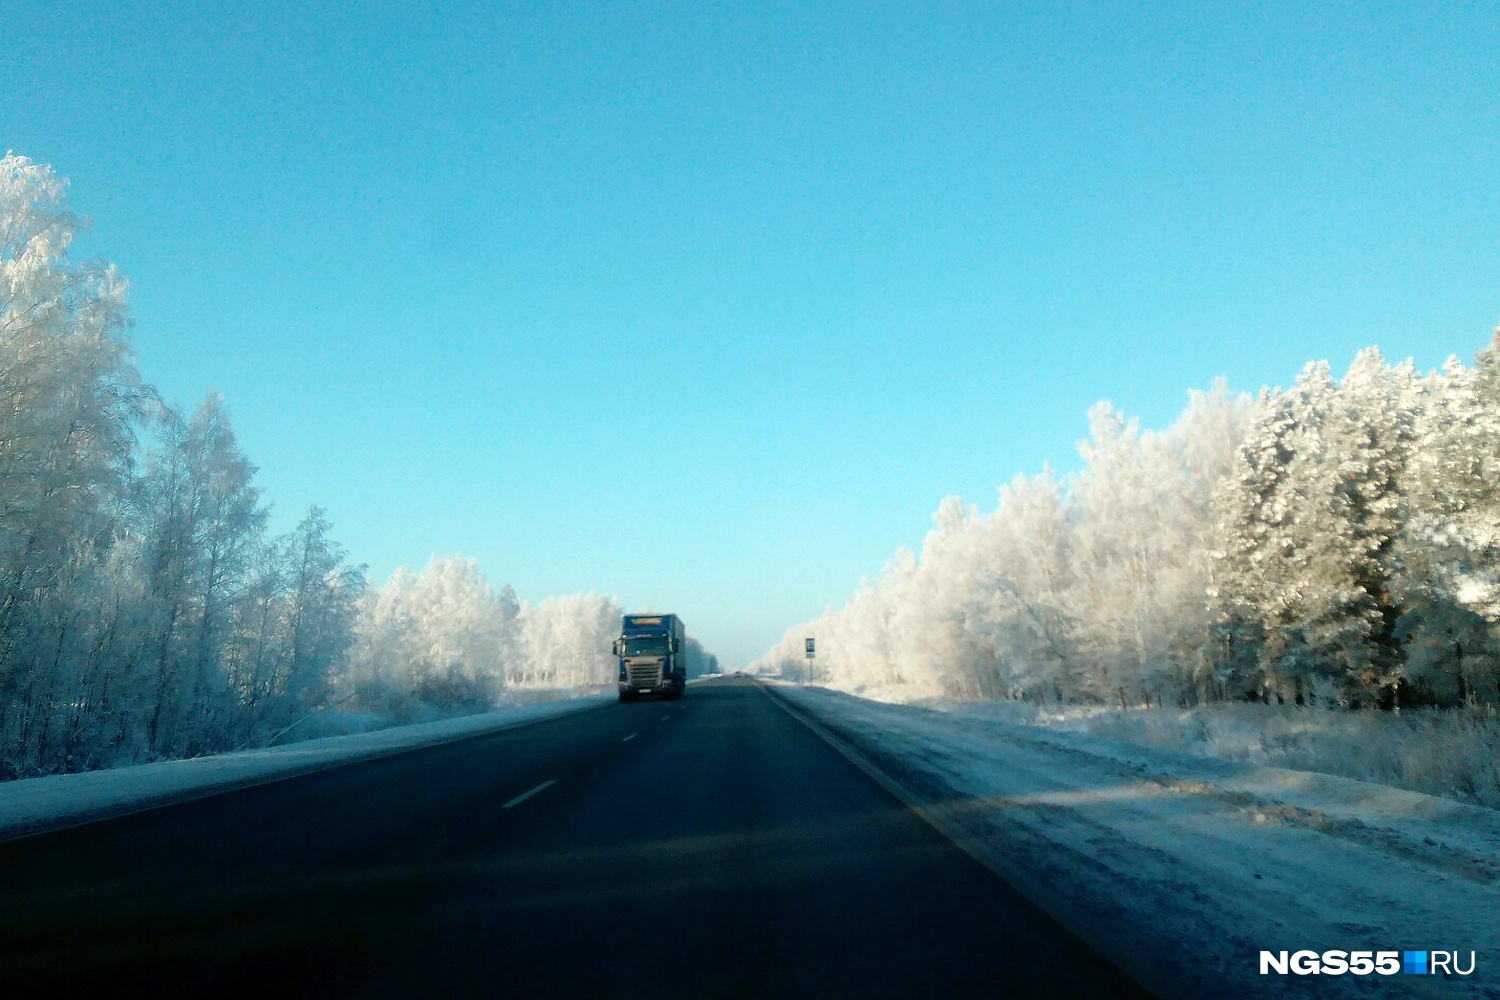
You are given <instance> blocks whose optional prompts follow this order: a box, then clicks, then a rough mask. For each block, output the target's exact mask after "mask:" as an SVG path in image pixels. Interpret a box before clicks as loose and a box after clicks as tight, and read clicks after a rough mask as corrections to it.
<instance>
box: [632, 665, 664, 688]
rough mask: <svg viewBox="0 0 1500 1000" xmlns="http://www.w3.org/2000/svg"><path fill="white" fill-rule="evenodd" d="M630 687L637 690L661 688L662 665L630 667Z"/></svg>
mask: <svg viewBox="0 0 1500 1000" xmlns="http://www.w3.org/2000/svg"><path fill="white" fill-rule="evenodd" d="M630 686H631V687H632V688H635V689H637V690H641V689H645V688H654V687H660V686H661V664H660V663H649V664H646V663H642V664H635V663H632V664H631V665H630Z"/></svg>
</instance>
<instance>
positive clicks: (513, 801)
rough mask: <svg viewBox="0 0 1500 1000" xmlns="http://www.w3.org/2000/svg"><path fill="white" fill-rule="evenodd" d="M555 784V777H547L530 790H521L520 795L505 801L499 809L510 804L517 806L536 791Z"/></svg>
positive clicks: (508, 806)
mask: <svg viewBox="0 0 1500 1000" xmlns="http://www.w3.org/2000/svg"><path fill="white" fill-rule="evenodd" d="M555 784H557V780H556V779H555V778H548V779H547V780H546V781H544V782H542V783H541V784H540V785H537V786H536V787H535V788H533V789H532V790H531V791H529V792H522V793H521V794H520V795H517V796H516V797H515V798H513V799H511V800H510V801H509V802H507V803H505V805H503V806H501V807H500V808H501V809H509V808H511V807H512V806H518V805H520V804H521V803H522V802H525V801H526V800H527V799H529V798H531V797H532V796H533V795H535V794H536V793H537V792H545V791H546V790H547V789H549V788H551V787H552V786H553V785H555Z"/></svg>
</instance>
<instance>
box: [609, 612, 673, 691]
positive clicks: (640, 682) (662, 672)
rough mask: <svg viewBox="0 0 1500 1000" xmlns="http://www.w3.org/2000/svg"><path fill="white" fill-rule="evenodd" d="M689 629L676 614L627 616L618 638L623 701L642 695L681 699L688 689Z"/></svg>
mask: <svg viewBox="0 0 1500 1000" xmlns="http://www.w3.org/2000/svg"><path fill="white" fill-rule="evenodd" d="M686 642H687V631H686V630H685V629H684V628H683V627H682V619H681V618H678V617H677V616H676V615H626V616H625V617H624V618H623V619H622V620H621V622H620V637H619V638H618V639H616V640H615V646H614V651H615V657H616V658H617V659H618V660H619V661H620V700H621V701H635V700H636V699H637V698H639V697H640V696H641V695H643V694H654V695H660V696H661V697H663V698H678V697H681V696H682V692H683V691H685V690H687V663H686V659H685V653H686V648H685V647H686Z"/></svg>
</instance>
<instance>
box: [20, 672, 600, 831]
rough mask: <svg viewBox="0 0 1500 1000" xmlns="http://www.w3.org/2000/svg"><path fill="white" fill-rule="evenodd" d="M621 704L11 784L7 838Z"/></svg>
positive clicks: (520, 712) (564, 701) (586, 699)
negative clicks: (570, 713)
mask: <svg viewBox="0 0 1500 1000" xmlns="http://www.w3.org/2000/svg"><path fill="white" fill-rule="evenodd" d="M590 690H591V691H593V692H597V689H590ZM614 699H615V694H614V693H613V691H611V692H609V693H607V694H604V693H588V694H582V693H579V694H575V695H573V696H572V697H565V698H560V699H557V700H552V701H545V702H537V703H532V704H522V705H509V706H506V707H504V708H499V709H496V710H495V711H492V712H484V713H482V714H479V715H468V716H463V717H461V718H456V719H445V720H442V721H439V722H424V723H420V724H417V725H411V726H397V727H394V728H390V729H381V730H377V731H375V732H362V733H358V734H355V735H350V736H329V737H324V738H322V739H314V740H307V741H304V742H301V743H292V744H288V745H286V746H277V747H270V748H266V749H261V750H241V751H238V752H235V753H224V754H215V755H213V756H211V757H195V758H193V759H191V760H167V761H159V762H157V763H153V764H138V765H133V766H130V767H119V768H112V769H110V770H106V771H88V772H85V773H83V774H57V775H50V776H48V777H44V778H26V779H23V780H20V781H8V782H5V783H3V784H0V840H10V839H12V838H15V837H22V836H26V835H27V834H32V833H40V832H42V831H44V830H56V829H61V828H63V827H68V826H75V825H77V824H79V823H86V822H91V821H93V820H97V819H104V818H107V817H110V816H120V815H124V814H126V813H132V812H138V811H140V810H142V809H150V808H153V807H156V806H161V805H167V804H168V803H172V802H183V801H187V800H189V799H195V798H201V797H203V796H205V795H213V794H215V793H218V792H224V791H229V790H231V789H234V788H243V787H246V786H248V785H258V784H262V783H264V782H267V781H275V780H277V779H279V778H289V777H291V776H293V775H297V774H306V773H308V772H310V771H320V770H323V769H325V768H329V767H335V766H337V765H340V764H349V763H353V762H355V761H360V760H369V759H371V758H374V757H384V756H387V755H390V754H396V753H401V752H403V751H406V750H415V749H417V748H419V747H426V746H435V745H437V744H440V743H450V742H453V741H454V740H461V739H464V738H466V737H470V736H477V735H480V734H482V733H488V732H495V731H498V730H501V729H509V728H511V727H513V726H519V725H523V724H525V723H529V722H537V721H540V720H542V719H549V718H553V717H554V716H558V715H564V714H567V713H569V712H577V711H580V710H582V709H585V708H589V707H591V706H593V705H599V704H603V703H605V702H607V701H613V700H614Z"/></svg>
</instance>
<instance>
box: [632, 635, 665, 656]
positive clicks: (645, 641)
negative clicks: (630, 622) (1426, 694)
mask: <svg viewBox="0 0 1500 1000" xmlns="http://www.w3.org/2000/svg"><path fill="white" fill-rule="evenodd" d="M666 651H667V638H666V636H661V635H630V636H626V637H625V655H626V656H661V655H662V654H664V653H666Z"/></svg>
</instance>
